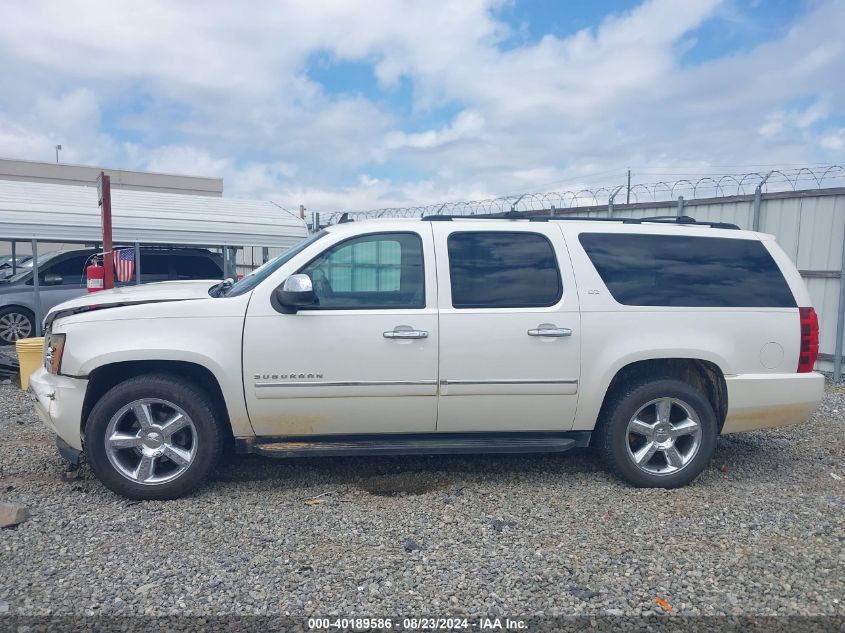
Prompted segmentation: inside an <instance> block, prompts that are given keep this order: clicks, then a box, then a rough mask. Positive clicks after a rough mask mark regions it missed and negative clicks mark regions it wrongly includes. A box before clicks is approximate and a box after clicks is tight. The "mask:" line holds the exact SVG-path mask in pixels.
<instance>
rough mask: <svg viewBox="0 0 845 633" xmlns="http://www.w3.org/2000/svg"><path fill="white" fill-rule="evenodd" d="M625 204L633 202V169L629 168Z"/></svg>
mask: <svg viewBox="0 0 845 633" xmlns="http://www.w3.org/2000/svg"><path fill="white" fill-rule="evenodd" d="M625 204H631V170H630V169H629V170H628V193H627V194H626V195H625Z"/></svg>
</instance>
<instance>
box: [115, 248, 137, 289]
mask: <svg viewBox="0 0 845 633" xmlns="http://www.w3.org/2000/svg"><path fill="white" fill-rule="evenodd" d="M113 255H114V272H115V274H116V275H117V280H118V281H131V280H132V274H133V273H134V272H135V251H134V249H131V248H122V249H120V250H118V251H115V252H114V253H113Z"/></svg>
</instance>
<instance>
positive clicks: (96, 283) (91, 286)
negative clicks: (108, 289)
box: [85, 259, 106, 292]
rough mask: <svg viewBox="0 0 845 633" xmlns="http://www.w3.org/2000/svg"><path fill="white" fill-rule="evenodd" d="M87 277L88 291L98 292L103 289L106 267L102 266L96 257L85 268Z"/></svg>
mask: <svg viewBox="0 0 845 633" xmlns="http://www.w3.org/2000/svg"><path fill="white" fill-rule="evenodd" d="M85 278H86V279H87V281H88V292H97V291H98V290H102V289H103V280H104V279H105V278H106V272H105V269H104V268H103V267H102V266H100V262H99V261H97V260H96V259H95V260H94V261H93V262H91V265H90V266H88V268H86V269H85Z"/></svg>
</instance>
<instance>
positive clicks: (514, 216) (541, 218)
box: [422, 211, 740, 230]
mask: <svg viewBox="0 0 845 633" xmlns="http://www.w3.org/2000/svg"><path fill="white" fill-rule="evenodd" d="M422 219H423V220H428V221H431V222H451V221H452V220H528V221H529V222H559V221H572V222H620V223H622V224H643V223H649V224H651V223H656V224H684V225H694V226H706V227H710V228H712V229H731V230H740V228H739V226H737V225H736V224H732V223H730V222H708V221H699V220H696V219H695V218H693V217H690V216H688V215H657V216H652V217H647V218H594V217H589V216H575V215H528V214H527V213H525V212H524V211H507V212H505V213H489V214H484V215H439V214H438V215H425V216H423V217H422Z"/></svg>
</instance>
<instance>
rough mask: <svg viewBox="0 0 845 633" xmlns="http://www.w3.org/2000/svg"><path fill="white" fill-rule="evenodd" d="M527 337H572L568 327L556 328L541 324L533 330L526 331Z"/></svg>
mask: <svg viewBox="0 0 845 633" xmlns="http://www.w3.org/2000/svg"><path fill="white" fill-rule="evenodd" d="M528 336H547V337H550V338H561V337H564V336H572V330H570V329H569V328H568V327H556V326H554V325H549V324H546V323H543V324H542V325H538V326H537V327H536V328H534V329H533V330H528Z"/></svg>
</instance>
